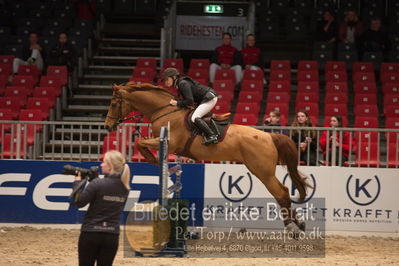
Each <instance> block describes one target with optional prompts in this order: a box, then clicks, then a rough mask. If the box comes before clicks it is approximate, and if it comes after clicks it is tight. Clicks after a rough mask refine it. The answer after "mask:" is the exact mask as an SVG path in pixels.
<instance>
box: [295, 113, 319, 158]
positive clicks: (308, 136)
mask: <svg viewBox="0 0 399 266" xmlns="http://www.w3.org/2000/svg"><path fill="white" fill-rule="evenodd" d="M291 126H292V127H313V124H312V121H311V120H310V118H309V114H308V113H307V112H306V111H303V110H300V111H298V112H297V113H296V114H295V120H294V122H293V123H292V125H291ZM291 137H292V139H293V140H294V142H295V143H296V144H297V147H299V149H300V160H301V161H303V162H305V163H306V164H307V165H316V149H317V143H316V133H315V132H314V131H313V130H303V129H302V130H295V131H294V132H293V134H292V136H291ZM308 155H309V161H308Z"/></svg>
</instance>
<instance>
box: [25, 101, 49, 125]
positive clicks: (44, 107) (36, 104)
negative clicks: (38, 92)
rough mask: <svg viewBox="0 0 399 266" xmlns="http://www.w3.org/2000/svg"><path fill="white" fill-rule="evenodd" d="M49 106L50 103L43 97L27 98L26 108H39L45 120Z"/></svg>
mask: <svg viewBox="0 0 399 266" xmlns="http://www.w3.org/2000/svg"><path fill="white" fill-rule="evenodd" d="M50 106H51V104H50V103H49V102H48V101H47V100H46V99H44V98H29V99H28V103H27V105H26V108H27V109H37V110H40V111H41V112H42V117H43V120H45V119H47V118H48V115H49V109H50Z"/></svg>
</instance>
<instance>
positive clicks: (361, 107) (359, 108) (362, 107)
mask: <svg viewBox="0 0 399 266" xmlns="http://www.w3.org/2000/svg"><path fill="white" fill-rule="evenodd" d="M354 113H355V116H356V117H371V116H377V115H378V107H377V105H376V104H358V105H356V106H355V108H354Z"/></svg>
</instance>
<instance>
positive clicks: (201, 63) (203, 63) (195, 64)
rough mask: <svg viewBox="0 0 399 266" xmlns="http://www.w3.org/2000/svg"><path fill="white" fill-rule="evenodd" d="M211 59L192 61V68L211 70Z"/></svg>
mask: <svg viewBox="0 0 399 266" xmlns="http://www.w3.org/2000/svg"><path fill="white" fill-rule="evenodd" d="M209 65H210V62H209V59H195V58H194V59H191V61H190V68H201V69H206V70H209Z"/></svg>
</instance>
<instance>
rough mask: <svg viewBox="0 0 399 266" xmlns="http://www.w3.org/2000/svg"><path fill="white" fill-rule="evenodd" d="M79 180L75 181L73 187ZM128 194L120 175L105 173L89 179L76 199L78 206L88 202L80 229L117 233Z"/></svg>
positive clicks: (83, 230)
mask: <svg viewBox="0 0 399 266" xmlns="http://www.w3.org/2000/svg"><path fill="white" fill-rule="evenodd" d="M80 182H81V181H75V182H74V188H76V186H78V185H79V183H80ZM128 194H129V191H128V190H127V189H126V187H125V185H124V184H123V183H122V181H121V176H120V175H105V177H104V178H96V179H94V180H93V181H91V182H90V183H89V184H88V185H87V187H86V188H85V189H84V190H83V191H82V193H80V195H79V197H78V199H77V200H76V206H77V207H78V208H81V207H84V206H86V205H87V204H88V203H90V206H89V209H88V210H87V212H86V214H85V217H84V219H83V223H82V228H81V231H82V232H106V233H113V234H119V221H120V216H121V213H122V210H123V207H124V206H125V203H126V200H127V196H128Z"/></svg>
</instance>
